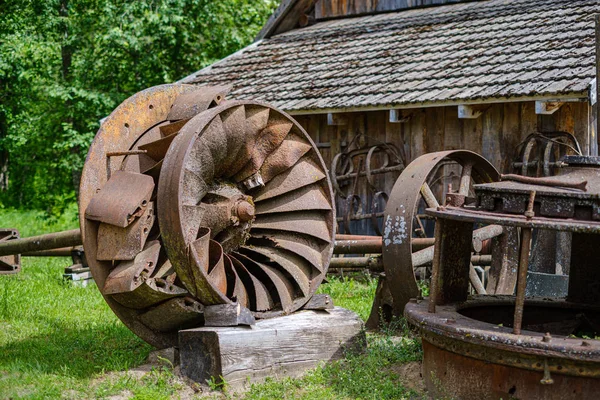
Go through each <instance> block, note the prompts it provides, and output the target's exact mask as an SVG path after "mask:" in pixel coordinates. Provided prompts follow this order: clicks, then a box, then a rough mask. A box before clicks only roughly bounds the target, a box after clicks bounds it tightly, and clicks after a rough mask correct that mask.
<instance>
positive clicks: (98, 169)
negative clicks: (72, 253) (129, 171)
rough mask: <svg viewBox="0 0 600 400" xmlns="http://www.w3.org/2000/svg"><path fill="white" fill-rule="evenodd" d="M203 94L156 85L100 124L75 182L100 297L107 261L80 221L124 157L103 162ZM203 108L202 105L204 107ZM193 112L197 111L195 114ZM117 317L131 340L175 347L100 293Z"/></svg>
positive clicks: (94, 229) (93, 225)
mask: <svg viewBox="0 0 600 400" xmlns="http://www.w3.org/2000/svg"><path fill="white" fill-rule="evenodd" d="M199 90H200V91H201V90H203V89H201V88H199V87H197V86H192V85H180V84H173V85H160V86H155V87H152V88H149V89H146V90H143V91H141V92H138V93H136V94H135V95H133V96H131V97H130V98H128V99H127V100H125V101H124V102H123V103H122V104H121V105H119V106H118V107H117V108H116V109H115V110H114V111H113V112H112V113H111V114H110V115H109V116H108V117H107V118H106V120H105V121H103V123H102V125H101V127H100V129H99V131H98V133H97V134H96V137H95V138H94V141H93V142H92V144H91V146H90V149H89V151H88V155H87V158H86V162H85V165H84V168H83V171H82V176H81V182H80V198H79V218H80V226H81V231H82V232H81V233H82V239H83V244H84V248H85V251H86V256H87V259H88V264H89V266H90V270H91V272H92V275H93V277H94V280H95V282H96V284H97V285H98V287H99V288H100V290H101V292H103V288H104V286H105V283H106V280H107V277H108V276H109V274H110V272H111V269H112V267H113V265H112V262H110V261H100V260H97V252H98V244H97V237H98V230H99V225H100V224H99V223H98V222H97V221H91V220H89V219H87V218H86V216H85V215H86V210H87V209H88V206H89V204H90V202H91V200H92V198H93V197H94V195H96V193H98V192H99V191H100V190H101V188H103V187H104V186H105V185H106V183H107V181H108V177H109V175H110V174H114V173H115V172H116V171H119V170H121V169H123V168H124V165H125V163H126V158H127V156H125V155H124V156H116V157H114V159H112V161H113V162H112V163H108V162H107V159H108V158H109V157H107V154H109V153H119V152H128V151H130V150H132V149H134V150H135V149H137V147H138V146H139V145H140V144H141V143H139V140H140V138H141V137H142V136H143V135H144V134H145V133H147V132H149V131H150V130H152V129H153V128H155V127H158V126H159V125H161V124H164V123H166V122H167V121H168V120H169V114H170V113H171V110H172V107H173V104H174V102H175V101H176V100H177V99H178V98H179V97H180V96H181V95H184V94H186V93H191V92H198V91H199ZM205 106H206V107H207V106H208V105H205ZM198 111H199V110H198ZM102 294H103V297H104V299H105V301H106V302H107V304H108V305H109V306H110V308H111V309H112V310H113V312H114V313H115V314H116V315H117V317H118V318H119V319H120V320H121V321H122V322H123V323H124V324H125V325H126V326H127V327H128V328H129V329H130V330H132V331H133V332H134V333H135V334H136V335H138V336H139V337H141V338H142V339H144V340H145V341H146V342H148V343H150V344H152V345H153V346H155V347H158V348H163V347H168V346H172V345H173V344H174V343H176V340H177V334H176V332H175V333H173V332H157V331H155V330H153V329H151V328H149V327H148V326H147V325H145V324H144V323H143V322H142V321H141V315H142V311H140V310H138V309H132V308H129V307H125V306H123V305H122V304H120V303H119V302H117V301H115V299H114V298H113V297H112V296H111V295H106V294H105V293H104V292H103V293H102Z"/></svg>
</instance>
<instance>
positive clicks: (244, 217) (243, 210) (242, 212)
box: [236, 201, 254, 222]
mask: <svg viewBox="0 0 600 400" xmlns="http://www.w3.org/2000/svg"><path fill="white" fill-rule="evenodd" d="M236 214H237V216H238V218H239V219H240V221H242V222H248V221H251V220H252V219H253V218H254V206H253V205H252V204H250V203H248V202H247V201H240V202H239V203H238V204H237V207H236Z"/></svg>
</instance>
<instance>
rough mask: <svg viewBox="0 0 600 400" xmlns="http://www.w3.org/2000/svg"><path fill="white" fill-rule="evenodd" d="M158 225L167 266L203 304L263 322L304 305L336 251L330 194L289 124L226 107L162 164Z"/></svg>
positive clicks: (190, 130)
mask: <svg viewBox="0 0 600 400" xmlns="http://www.w3.org/2000/svg"><path fill="white" fill-rule="evenodd" d="M163 169H164V171H165V173H163V174H161V178H160V183H159V188H158V205H159V209H158V219H159V222H160V226H161V231H162V232H163V241H164V244H165V247H166V249H167V254H168V255H169V259H170V260H171V262H172V263H173V266H174V268H175V271H176V272H177V276H178V278H179V279H180V280H181V282H182V283H183V285H184V286H185V287H186V288H187V290H189V291H190V292H191V293H192V295H194V296H195V297H196V298H197V299H199V301H200V302H202V303H203V304H207V305H208V304H219V303H228V302H230V301H232V300H237V301H238V302H239V303H241V304H242V305H243V306H245V307H248V308H249V309H250V310H251V311H253V312H254V313H255V315H256V316H259V317H272V316H276V315H280V314H284V313H290V312H292V311H294V310H297V309H298V308H300V307H301V306H302V305H304V304H305V303H306V302H307V301H308V300H309V299H310V297H311V296H312V295H313V294H314V292H315V290H316V289H317V287H318V285H319V284H320V283H321V281H322V279H323V278H324V276H325V273H326V270H327V266H328V264H329V259H330V258H331V253H332V251H333V234H334V221H335V220H334V213H333V196H332V191H331V184H330V181H329V179H328V177H327V174H326V169H325V166H324V165H323V161H322V159H321V157H320V155H319V152H318V151H317V149H316V147H315V146H314V144H313V143H312V141H311V140H310V138H309V136H308V135H307V134H306V132H304V130H303V129H302V128H301V127H300V125H299V124H298V123H296V122H295V121H294V120H293V119H292V118H291V117H290V116H288V115H287V114H285V113H283V112H281V111H279V110H276V109H274V108H272V107H270V106H268V105H266V104H263V103H257V102H240V101H233V102H226V103H224V104H223V105H221V106H219V107H216V108H214V109H212V110H208V111H207V112H204V113H202V114H200V115H198V116H197V117H195V118H193V119H192V120H190V121H189V122H188V123H187V124H186V125H185V126H184V127H183V128H182V130H181V131H180V133H179V135H178V136H177V137H176V138H175V140H174V141H173V144H172V146H171V147H170V149H169V151H168V152H167V154H166V157H165V159H164V164H163Z"/></svg>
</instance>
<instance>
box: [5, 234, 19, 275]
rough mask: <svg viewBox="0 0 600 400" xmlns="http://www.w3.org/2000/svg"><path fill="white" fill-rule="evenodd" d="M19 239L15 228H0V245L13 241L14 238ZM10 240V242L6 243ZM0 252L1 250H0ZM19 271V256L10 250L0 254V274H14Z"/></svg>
mask: <svg viewBox="0 0 600 400" xmlns="http://www.w3.org/2000/svg"><path fill="white" fill-rule="evenodd" d="M17 239H19V231H18V230H16V229H0V246H1V245H2V244H4V243H5V242H6V244H9V245H10V244H11V243H14V240H17ZM8 242H11V243H8ZM0 254H2V253H1V250H0ZM19 271H21V256H20V255H19V254H16V252H14V250H13V251H12V252H10V251H9V252H6V251H5V253H4V255H3V256H0V275H8V274H16V273H18V272H19Z"/></svg>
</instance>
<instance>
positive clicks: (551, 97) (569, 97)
mask: <svg viewBox="0 0 600 400" xmlns="http://www.w3.org/2000/svg"><path fill="white" fill-rule="evenodd" d="M525 101H561V102H589V94H588V93H587V91H586V92H571V93H563V94H552V93H550V94H541V95H535V96H521V97H518V96H515V97H490V98H482V99H473V100H448V101H430V102H424V103H390V104H380V105H374V106H360V107H338V108H335V107H332V108H313V109H300V110H288V109H285V108H284V107H282V109H283V110H284V111H285V112H287V113H288V114H292V115H307V114H328V113H349V112H367V111H384V110H391V109H395V110H403V109H404V110H406V109H414V108H432V107H448V106H459V105H473V104H498V103H518V102H525Z"/></svg>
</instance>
